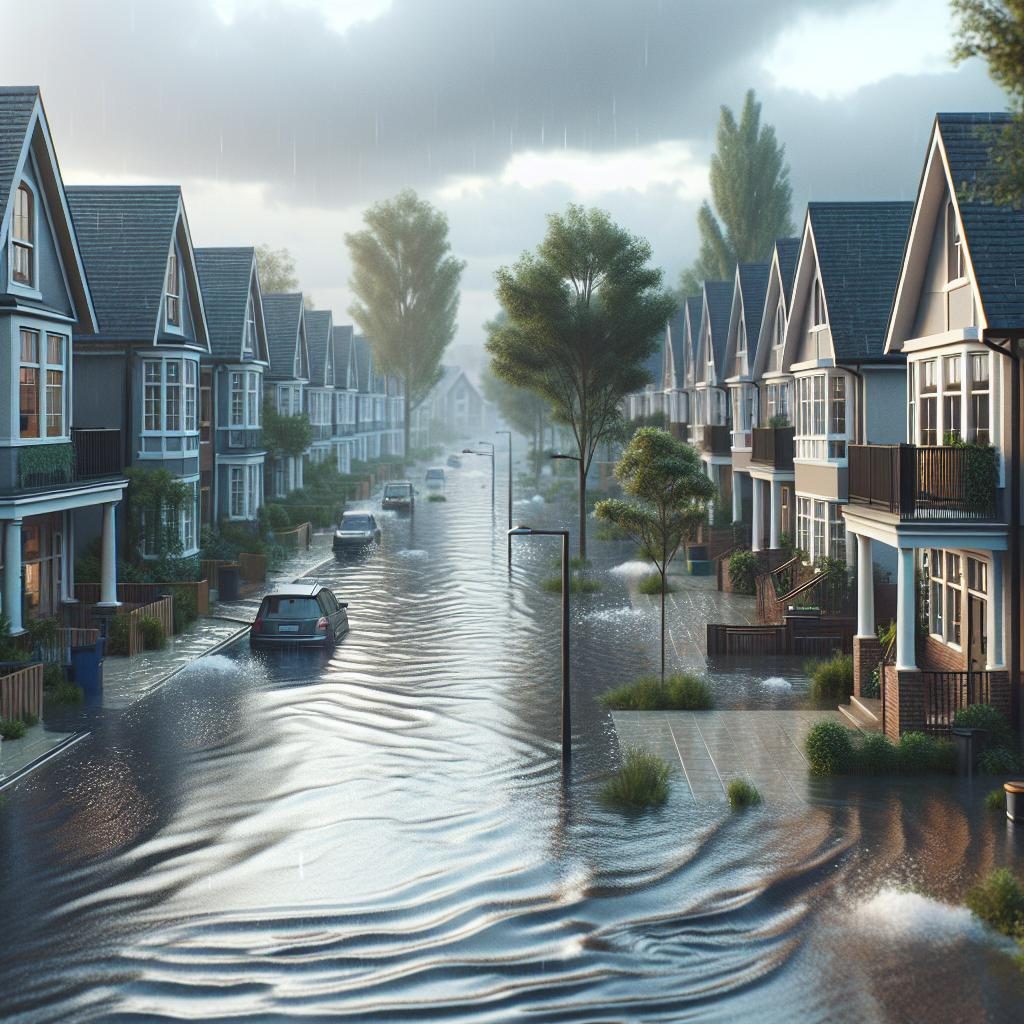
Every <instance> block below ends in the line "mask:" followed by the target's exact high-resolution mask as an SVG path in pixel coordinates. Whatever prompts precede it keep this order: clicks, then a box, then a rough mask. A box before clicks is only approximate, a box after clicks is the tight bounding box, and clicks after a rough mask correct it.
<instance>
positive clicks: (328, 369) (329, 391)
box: [305, 309, 337, 464]
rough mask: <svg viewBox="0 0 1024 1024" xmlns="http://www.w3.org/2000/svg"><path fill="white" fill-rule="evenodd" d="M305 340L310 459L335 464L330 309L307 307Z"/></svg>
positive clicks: (332, 322)
mask: <svg viewBox="0 0 1024 1024" xmlns="http://www.w3.org/2000/svg"><path fill="white" fill-rule="evenodd" d="M305 320H306V342H307V344H308V345H309V386H308V387H307V388H306V395H305V397H306V413H307V414H308V416H309V422H310V424H311V425H312V427H313V443H312V444H311V445H310V448H309V461H310V462H312V463H314V464H318V463H321V462H327V461H332V462H335V464H336V463H337V455H336V452H335V444H334V385H335V379H334V317H333V316H332V315H331V313H330V311H329V310H320V309H317V310H307V311H306V314H305Z"/></svg>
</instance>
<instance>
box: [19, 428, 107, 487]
mask: <svg viewBox="0 0 1024 1024" xmlns="http://www.w3.org/2000/svg"><path fill="white" fill-rule="evenodd" d="M123 472H124V452H123V449H122V445H121V431H120V430H78V429H73V430H72V431H71V442H70V443H65V444H33V445H26V446H23V447H18V448H6V449H3V450H2V451H0V493H2V494H4V495H16V494H19V493H22V492H26V491H46V490H60V489H62V488H65V487H73V486H75V485H76V484H80V483H88V482H89V481H92V480H99V479H103V478H104V477H117V476H120V475H121V474H122V473H123Z"/></svg>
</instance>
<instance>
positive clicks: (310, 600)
mask: <svg viewBox="0 0 1024 1024" xmlns="http://www.w3.org/2000/svg"><path fill="white" fill-rule="evenodd" d="M347 608H348V602H347V601H339V600H338V599H337V598H336V597H335V596H334V594H333V592H332V591H330V590H328V589H327V588H326V587H322V586H321V585H320V584H319V583H290V584H287V585H285V586H282V587H279V588H278V589H277V590H275V591H274V593H272V594H268V595H267V596H266V597H265V598H263V602H262V604H261V605H260V610H259V611H258V612H257V613H256V620H255V622H253V624H252V626H251V627H250V628H249V644H250V646H252V647H264V646H265V647H275V646H284V645H288V644H292V645H297V646H300V647H327V648H331V647H333V646H334V645H335V644H336V643H337V642H338V641H339V640H340V639H341V638H342V637H343V636H344V635H345V634H346V633H347V632H348V611H347V610H346V609H347Z"/></svg>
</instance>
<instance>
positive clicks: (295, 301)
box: [263, 292, 309, 380]
mask: <svg viewBox="0 0 1024 1024" xmlns="http://www.w3.org/2000/svg"><path fill="white" fill-rule="evenodd" d="M263 316H264V318H265V320H266V323H267V345H268V347H269V349H270V373H269V376H271V377H273V378H275V379H276V380H296V379H297V378H296V376H295V346H296V345H297V344H302V343H303V342H304V341H305V334H304V331H303V326H304V323H303V310H302V293H301V292H288V293H282V294H280V295H264V296H263ZM302 364H303V368H304V370H305V372H304V374H303V377H304V378H305V379H306V380H308V379H309V349H308V347H306V346H303V351H302Z"/></svg>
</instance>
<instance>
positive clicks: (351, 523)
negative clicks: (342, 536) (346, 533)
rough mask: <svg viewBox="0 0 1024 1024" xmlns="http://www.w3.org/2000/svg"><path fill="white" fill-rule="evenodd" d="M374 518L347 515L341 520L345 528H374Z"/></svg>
mask: <svg viewBox="0 0 1024 1024" xmlns="http://www.w3.org/2000/svg"><path fill="white" fill-rule="evenodd" d="M372 523H373V520H372V518H371V517H370V516H345V518H344V519H342V521H341V528H342V529H343V530H372V529H373V525H372Z"/></svg>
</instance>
